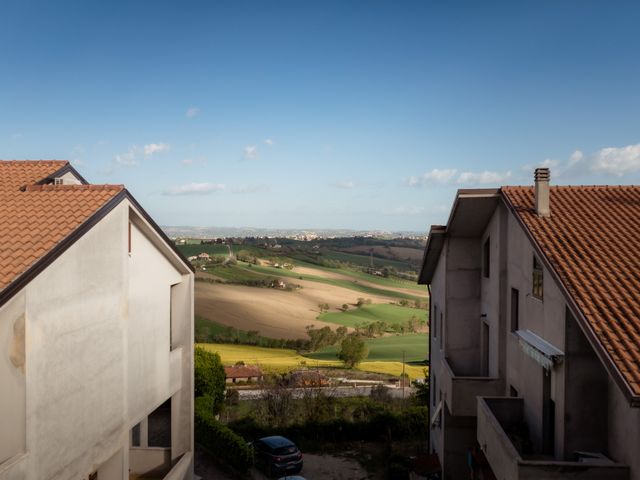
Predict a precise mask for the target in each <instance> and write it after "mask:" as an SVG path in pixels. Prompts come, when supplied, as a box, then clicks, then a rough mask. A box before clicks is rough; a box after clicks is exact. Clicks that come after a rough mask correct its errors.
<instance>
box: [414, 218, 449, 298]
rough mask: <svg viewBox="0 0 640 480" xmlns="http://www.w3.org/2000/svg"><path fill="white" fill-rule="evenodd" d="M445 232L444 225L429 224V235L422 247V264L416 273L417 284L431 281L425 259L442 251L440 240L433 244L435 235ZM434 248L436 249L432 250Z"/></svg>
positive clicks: (438, 254) (442, 234) (439, 235)
mask: <svg viewBox="0 0 640 480" xmlns="http://www.w3.org/2000/svg"><path fill="white" fill-rule="evenodd" d="M446 234H447V227H446V226H445V225H431V228H430V229H429V236H428V237H427V244H426V245H425V247H424V253H423V255H422V266H421V267H420V272H419V273H418V284H419V285H426V284H429V283H431V278H430V277H431V274H430V272H428V269H427V261H428V260H429V257H430V256H431V255H436V256H440V252H441V251H442V242H438V243H437V245H436V244H435V243H436V242H435V239H436V237H443V236H444V235H446ZM434 249H436V250H437V251H435V252H434Z"/></svg>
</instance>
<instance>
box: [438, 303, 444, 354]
mask: <svg viewBox="0 0 640 480" xmlns="http://www.w3.org/2000/svg"><path fill="white" fill-rule="evenodd" d="M438 320H439V322H440V325H438V328H439V330H440V350H442V344H443V342H444V340H443V337H444V330H443V328H444V327H443V324H442V312H440V318H439V319H438Z"/></svg>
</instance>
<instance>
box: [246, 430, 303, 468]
mask: <svg viewBox="0 0 640 480" xmlns="http://www.w3.org/2000/svg"><path fill="white" fill-rule="evenodd" d="M252 445H253V450H254V458H255V463H256V466H257V467H258V468H260V469H261V470H262V471H264V472H265V473H266V474H267V475H268V476H269V477H273V476H280V475H285V474H289V473H292V474H296V473H299V472H300V470H302V453H301V452H300V450H299V449H298V447H296V444H295V443H293V442H292V441H291V440H289V439H287V438H284V437H279V436H273V437H264V438H261V439H260V440H256V441H255V442H253V443H252Z"/></svg>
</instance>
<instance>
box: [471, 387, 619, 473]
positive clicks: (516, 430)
mask: <svg viewBox="0 0 640 480" xmlns="http://www.w3.org/2000/svg"><path fill="white" fill-rule="evenodd" d="M477 408H478V427H477V439H478V443H479V444H480V448H482V450H483V452H484V455H485V457H486V458H487V460H488V461H489V464H490V465H491V469H492V470H493V473H494V474H495V477H496V479H498V480H517V479H523V480H524V479H532V478H535V479H544V480H564V479H580V480H596V479H603V478H606V479H608V480H629V467H627V466H625V465H620V464H617V463H614V462H613V461H611V460H609V459H608V458H606V457H604V456H600V458H589V459H586V458H583V460H582V461H573V462H568V461H562V460H556V459H555V458H553V457H544V456H540V455H532V454H530V453H528V452H529V450H530V448H529V447H528V445H529V444H530V442H529V441H528V435H527V433H526V432H527V427H526V422H525V420H524V401H523V400H522V399H521V398H508V397H494V398H479V399H478V407H477Z"/></svg>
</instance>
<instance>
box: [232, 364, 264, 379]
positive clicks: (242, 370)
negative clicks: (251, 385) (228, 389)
mask: <svg viewBox="0 0 640 480" xmlns="http://www.w3.org/2000/svg"><path fill="white" fill-rule="evenodd" d="M224 374H225V376H226V377H227V378H245V377H247V378H248V377H261V376H262V370H260V368H259V367H254V366H253V365H234V366H229V367H224Z"/></svg>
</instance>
